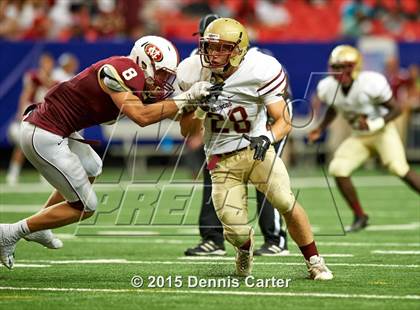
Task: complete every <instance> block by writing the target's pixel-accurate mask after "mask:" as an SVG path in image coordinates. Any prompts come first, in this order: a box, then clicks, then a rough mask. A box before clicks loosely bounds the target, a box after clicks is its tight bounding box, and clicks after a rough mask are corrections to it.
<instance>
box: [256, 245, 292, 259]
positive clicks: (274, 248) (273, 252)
mask: <svg viewBox="0 0 420 310" xmlns="http://www.w3.org/2000/svg"><path fill="white" fill-rule="evenodd" d="M289 254H290V252H289V251H288V250H287V249H282V248H281V247H279V246H278V245H275V244H273V243H267V242H266V243H264V244H263V245H262V246H261V247H260V248H259V249H258V250H255V251H254V256H286V255H289Z"/></svg>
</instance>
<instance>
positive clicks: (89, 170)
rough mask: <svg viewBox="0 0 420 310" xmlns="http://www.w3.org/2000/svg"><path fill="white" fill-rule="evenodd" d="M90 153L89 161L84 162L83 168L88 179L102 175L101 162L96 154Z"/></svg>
mask: <svg viewBox="0 0 420 310" xmlns="http://www.w3.org/2000/svg"><path fill="white" fill-rule="evenodd" d="M92 153H93V156H90V157H89V159H87V160H85V162H84V168H85V170H86V174H87V175H88V176H89V177H97V176H98V175H100V174H101V173H102V160H101V158H100V157H99V156H98V154H96V153H95V152H93V151H92Z"/></svg>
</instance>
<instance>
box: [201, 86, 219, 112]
mask: <svg viewBox="0 0 420 310" xmlns="http://www.w3.org/2000/svg"><path fill="white" fill-rule="evenodd" d="M224 85H225V83H217V84H214V85H213V86H211V87H210V88H208V89H207V91H208V92H209V94H208V95H207V96H205V97H204V98H203V99H202V100H200V101H199V102H198V107H199V108H200V109H201V110H203V111H204V112H209V111H210V108H211V107H212V106H213V105H214V103H215V102H216V100H217V98H218V97H219V96H220V94H221V93H222V91H223V86H224Z"/></svg>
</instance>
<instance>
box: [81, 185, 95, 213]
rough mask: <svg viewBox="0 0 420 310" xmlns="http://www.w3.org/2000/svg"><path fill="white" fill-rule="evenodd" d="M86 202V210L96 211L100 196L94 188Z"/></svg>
mask: <svg viewBox="0 0 420 310" xmlns="http://www.w3.org/2000/svg"><path fill="white" fill-rule="evenodd" d="M84 204H85V211H88V212H95V211H96V207H97V206H98V197H96V194H95V192H94V191H93V190H92V191H91V192H90V193H89V195H88V197H87V199H86V200H85V203H84Z"/></svg>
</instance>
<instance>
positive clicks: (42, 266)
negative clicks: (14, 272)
mask: <svg viewBox="0 0 420 310" xmlns="http://www.w3.org/2000/svg"><path fill="white" fill-rule="evenodd" d="M0 267H4V266H3V265H0ZM16 267H17V268H45V267H51V265H46V264H43V265H41V264H14V265H13V268H16Z"/></svg>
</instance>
